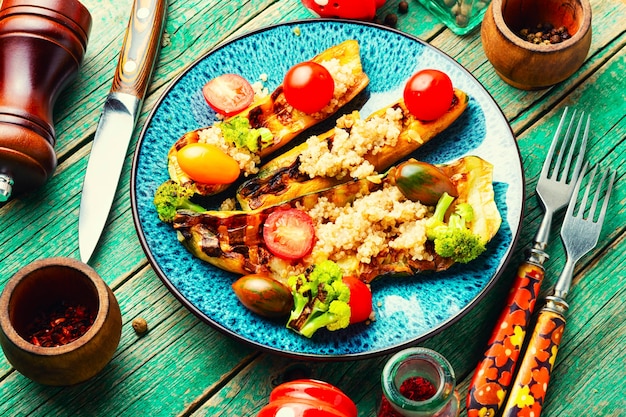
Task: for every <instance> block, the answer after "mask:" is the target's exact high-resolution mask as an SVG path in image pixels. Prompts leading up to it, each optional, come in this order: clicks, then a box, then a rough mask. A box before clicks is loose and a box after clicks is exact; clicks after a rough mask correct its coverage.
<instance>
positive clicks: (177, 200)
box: [153, 180, 206, 223]
mask: <svg viewBox="0 0 626 417" xmlns="http://www.w3.org/2000/svg"><path fill="white" fill-rule="evenodd" d="M193 195H194V191H193V189H191V188H190V187H185V186H183V185H180V184H178V183H177V182H176V181H173V180H167V181H165V182H164V183H163V184H161V185H160V186H159V188H157V190H156V192H155V193H154V200H153V202H154V206H155V207H156V211H157V214H158V215H159V219H161V221H163V222H165V223H171V222H172V221H173V220H174V216H175V215H176V211H177V210H179V209H186V210H192V211H195V212H198V213H201V212H203V211H206V209H205V208H204V207H202V206H200V205H198V204H195V203H193V202H191V201H190V198H191V197H192V196H193Z"/></svg>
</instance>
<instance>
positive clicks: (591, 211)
mask: <svg viewBox="0 0 626 417" xmlns="http://www.w3.org/2000/svg"><path fill="white" fill-rule="evenodd" d="M608 173H609V170H608V169H607V170H606V171H604V174H602V178H601V179H600V182H598V186H597V187H596V193H595V194H594V196H593V201H592V202H591V208H590V209H589V218H590V219H591V220H592V221H593V217H594V214H595V212H596V206H597V205H598V200H599V199H600V191H602V184H604V180H605V179H606V176H607V174H608Z"/></svg>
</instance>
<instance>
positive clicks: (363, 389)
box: [0, 0, 626, 416]
mask: <svg viewBox="0 0 626 417" xmlns="http://www.w3.org/2000/svg"><path fill="white" fill-rule="evenodd" d="M591 3H592V8H593V22H592V25H593V41H592V45H591V50H590V51H589V54H588V58H587V60H586V62H585V63H584V65H583V66H582V68H580V70H578V71H577V72H576V73H575V74H574V75H573V76H572V77H570V78H569V79H567V80H566V81H564V82H562V83H560V84H558V85H556V86H554V87H552V88H549V89H545V90H541V91H534V92H528V91H521V90H517V89H514V88H512V87H510V86H508V85H507V84H505V83H504V82H503V81H502V80H501V79H500V78H499V77H498V76H497V75H496V73H495V72H494V69H493V67H492V66H491V65H490V64H489V62H488V61H487V59H486V57H485V55H484V53H483V50H482V47H481V42H480V34H479V32H478V31H475V32H473V33H471V34H469V35H467V36H464V37H459V36H456V35H454V34H453V33H452V32H450V31H449V30H448V29H446V28H445V27H444V26H442V25H441V24H439V23H438V22H437V21H436V19H435V18H434V17H433V16H432V15H431V14H430V13H429V12H428V11H426V10H425V9H424V8H423V7H421V6H420V5H419V3H417V2H416V1H410V2H409V12H408V13H407V14H405V15H400V16H399V22H398V28H399V29H400V30H402V31H405V32H407V33H410V34H412V35H415V36H418V37H420V38H421V39H424V40H426V41H427V42H429V43H431V44H432V45H434V46H436V47H438V48H440V49H441V50H443V51H444V52H446V53H447V54H449V55H450V56H452V57H453V58H454V59H456V60H457V61H458V62H459V63H461V64H462V65H463V66H465V67H466V68H467V69H468V70H469V71H470V72H472V74H473V75H474V76H476V78H478V80H479V81H480V82H481V83H482V84H483V85H484V86H485V87H486V89H487V90H488V91H489V92H490V93H491V94H492V95H493V97H494V99H495V100H496V102H497V103H498V104H499V105H500V107H501V108H502V110H503V112H504V114H505V115H506V117H507V119H508V120H509V122H510V124H511V126H512V129H513V131H514V133H515V135H516V137H517V140H518V143H519V147H520V150H521V154H522V159H523V165H524V169H525V174H526V182H527V183H526V185H525V189H526V193H527V201H526V205H525V210H524V221H523V227H522V233H521V236H520V239H519V242H518V246H517V248H516V252H515V255H514V257H513V262H512V263H511V264H510V266H509V267H508V268H507V271H505V274H504V275H503V276H502V278H501V279H500V280H499V281H498V283H497V285H496V286H495V287H494V289H493V290H492V291H491V292H490V293H489V294H488V296H486V297H485V298H484V299H482V300H481V301H480V303H478V305H477V306H476V307H475V308H474V309H473V310H472V311H471V312H470V313H469V314H467V315H466V316H465V317H463V318H462V319H461V320H460V321H458V322H457V323H456V324H454V325H453V326H451V327H449V328H448V329H446V330H445V331H443V332H442V333H440V334H438V335H436V336H435V337H433V338H431V339H430V340H428V341H426V342H424V343H423V345H424V346H427V347H430V348H434V349H436V350H438V351H440V352H441V353H443V354H444V355H445V356H446V357H447V358H448V359H449V360H450V362H451V363H452V365H453V367H454V369H455V371H456V374H457V378H458V381H459V387H460V391H461V393H462V396H463V397H464V396H465V395H466V393H467V389H468V385H469V379H470V378H471V376H472V374H473V370H474V367H475V365H476V364H477V361H478V359H479V358H480V355H481V354H482V351H483V348H484V346H485V344H486V341H487V338H488V335H489V333H490V332H491V329H492V326H493V324H494V321H495V319H496V317H497V315H498V313H499V312H500V310H501V308H502V306H503V303H504V297H505V295H506V293H507V291H508V288H509V286H510V284H511V282H512V280H513V275H514V272H515V269H516V264H517V261H520V260H521V259H522V258H523V250H524V248H526V247H527V246H528V245H529V244H530V242H531V241H532V238H533V235H534V232H535V230H536V227H537V226H538V223H539V220H540V216H541V209H540V207H539V206H538V203H537V200H536V197H535V193H534V187H535V183H536V181H537V173H538V172H539V168H540V166H541V163H542V158H543V155H544V154H545V148H546V144H547V143H548V138H550V137H551V129H552V128H553V127H554V126H555V124H556V121H557V120H558V117H559V115H560V114H561V111H562V108H563V107H565V106H575V107H577V108H581V109H587V110H588V111H590V112H592V113H593V121H592V132H591V136H590V144H589V151H588V159H589V160H590V161H591V162H592V163H596V162H597V163H600V164H601V165H603V166H612V167H614V168H617V169H619V172H618V176H617V188H616V189H615V191H614V193H613V197H612V200H611V204H610V206H609V215H608V221H607V223H606V224H605V227H604V229H603V231H602V234H601V237H600V242H599V244H598V246H597V247H596V248H595V249H594V250H593V251H592V252H591V253H590V254H588V255H587V256H585V257H584V258H583V260H582V261H581V262H580V263H578V265H577V267H576V271H575V279H574V285H573V289H572V291H571V295H570V297H569V300H568V301H570V304H571V309H570V311H569V313H568V323H567V328H566V331H565V336H564V340H563V343H562V347H561V350H560V352H559V355H558V357H557V361H556V364H555V370H554V376H553V379H552V381H551V385H550V388H549V391H548V398H547V403H546V406H545V410H544V414H543V415H545V416H618V415H624V413H625V411H624V409H626V402H625V398H626V390H625V389H624V386H625V385H624V383H625V382H626V381H625V379H624V376H625V374H624V362H625V360H626V353H625V352H626V349H625V347H626V330H625V327H624V322H626V291H625V290H624V282H625V281H624V276H625V273H624V270H625V269H626V263H625V259H626V256H625V252H626V245H625V244H624V236H625V233H624V230H625V224H626V222H625V219H626V216H625V215H624V206H625V205H626V191H625V190H626V187H624V185H623V180H624V176H625V175H626V169H624V167H623V166H621V165H622V163H623V161H624V160H625V156H626V155H625V154H626V140H625V139H626V94H625V93H624V88H625V87H626V83H625V82H624V73H626V31H625V30H624V25H623V22H624V21H626V2H624V1H623V0H592V1H591ZM84 4H85V5H86V6H87V7H88V9H89V10H90V12H91V14H92V16H93V29H92V32H91V37H90V41H89V46H88V50H87V54H86V57H85V60H84V64H83V66H82V68H81V71H80V73H79V76H78V78H77V80H76V81H75V82H74V83H73V84H72V85H71V86H69V87H68V88H67V89H66V90H65V91H64V92H63V94H62V95H61V97H60V98H59V100H58V103H57V106H56V107H55V124H56V129H57V137H58V142H57V144H56V147H55V150H56V152H57V155H58V158H59V165H58V168H57V170H56V173H55V175H54V177H53V178H52V179H51V180H50V181H49V182H48V183H47V184H45V186H43V187H41V188H40V189H38V190H37V191H35V192H32V193H30V194H27V195H22V196H20V197H19V198H17V199H15V200H12V201H10V202H9V203H7V204H5V205H4V206H2V207H0V243H1V245H2V256H1V257H0V286H4V284H5V283H6V281H7V280H8V279H9V278H10V277H11V275H12V274H14V273H15V272H16V271H17V270H18V269H19V268H21V267H23V266H25V265H26V264H27V263H29V262H31V261H33V260H35V259H39V258H44V257H52V256H67V257H73V258H78V256H79V255H78V239H77V230H78V229H77V227H78V206H79V201H80V191H81V186H82V179H83V175H84V172H85V167H86V164H87V159H88V154H89V151H90V148H91V142H92V140H93V136H94V131H95V128H96V124H97V120H98V117H99V114H100V110H101V106H102V104H103V101H104V97H105V95H106V93H107V92H108V90H109V88H110V86H111V81H112V76H113V73H114V69H115V66H116V62H117V58H118V53H119V49H120V47H121V43H122V38H123V35H124V31H125V29H126V23H127V21H128V14H129V12H130V8H131V4H132V1H131V0H116V1H115V2H113V1H102V0H84ZM396 8H397V1H395V0H388V1H387V5H386V6H385V8H384V9H383V10H382V11H381V12H379V15H381V16H384V15H385V14H387V13H389V12H396ZM311 17H312V15H311V14H310V13H309V12H308V11H307V10H306V9H304V8H303V7H302V6H301V5H300V3H299V2H298V1H295V0H286V1H284V0H280V1H278V0H246V1H217V0H212V1H206V0H170V2H169V7H168V17H167V26H166V33H165V36H164V41H163V47H162V50H161V53H160V57H159V61H158V65H157V68H156V72H155V74H154V77H153V80H152V82H151V84H150V88H149V92H148V97H147V99H146V101H145V104H144V107H143V110H142V113H141V116H140V119H139V123H138V126H137V128H136V129H135V135H134V137H133V142H132V143H131V146H130V148H129V151H128V157H127V160H126V164H125V166H124V170H123V173H122V177H121V180H120V185H119V188H118V192H117V195H116V197H115V201H114V204H113V208H112V211H111V214H110V216H109V219H108V223H107V226H106V229H105V231H104V235H103V238H102V239H101V242H100V245H99V247H98V248H97V250H96V253H95V255H94V257H93V258H92V260H91V262H90V264H91V265H92V266H93V267H94V268H95V269H96V270H97V271H98V272H99V273H100V274H101V276H102V277H103V278H104V280H105V281H106V282H107V283H108V284H109V285H110V287H111V288H112V289H113V290H114V292H115V295H116V297H117V299H118V301H119V303H120V305H121V309H122V315H123V321H124V324H123V331H122V340H121V343H120V345H119V347H118V349H117V351H116V354H115V356H114V357H113V359H112V361H111V362H110V364H109V365H108V366H107V367H106V368H105V369H104V370H103V371H102V372H101V373H100V374H99V375H97V376H96V377H95V378H93V379H92V380H89V381H87V382H85V383H82V384H80V385H78V386H73V387H64V388H56V387H47V386H42V385H39V384H37V383H34V382H32V381H30V380H29V379H27V378H25V377H24V376H22V375H21V374H20V373H18V372H17V371H15V370H14V369H13V368H12V367H11V365H10V364H9V363H8V362H7V360H6V359H5V357H4V356H3V355H2V356H0V415H90V416H91V415H98V416H109V415H128V416H134V415H179V414H180V415H208V416H253V415H255V413H256V412H257V411H258V410H259V409H260V408H261V407H262V406H263V405H264V404H265V403H266V401H267V398H268V394H269V392H270V390H271V389H272V387H273V386H274V385H275V384H277V383H279V382H281V381H283V380H284V379H286V378H290V377H293V376H300V375H305V376H310V377H314V378H318V379H322V380H326V381H328V382H331V383H333V384H335V385H337V386H338V387H340V388H341V389H343V390H344V391H345V392H346V393H347V394H348V395H349V396H350V397H351V398H353V399H354V401H355V402H356V403H357V405H358V408H359V415H360V416H373V415H374V414H375V411H374V408H375V404H376V402H377V400H378V398H379V396H380V391H379V388H380V385H379V375H380V371H381V369H382V366H383V364H384V363H385V361H386V359H387V358H388V357H387V356H380V357H376V358H373V359H367V360H361V361H346V362H315V363H310V362H305V361H298V360H293V359H288V358H285V357H282V356H276V355H273V354H267V353H262V352H258V351H255V350H252V349H251V348H249V347H247V346H245V345H243V344H241V343H239V342H237V341H235V340H233V339H230V338H228V337H226V336H224V335H223V334H221V333H218V332H217V331H215V330H214V329H212V328H211V327H210V326H208V325H207V324H205V323H203V322H201V321H200V320H198V319H197V318H196V317H195V316H194V315H192V314H191V313H190V312H189V311H187V310H186V309H185V308H184V307H183V306H182V305H181V304H180V303H179V302H178V301H177V300H176V299H175V298H174V296H172V295H171V294H170V293H169V292H168V290H167V289H166V288H165V287H164V285H163V284H162V283H161V281H160V280H159V279H158V277H157V276H156V274H155V273H154V271H153V270H152V268H151V267H150V265H149V263H148V261H147V259H146V256H145V255H144V253H143V251H142V249H141V247H140V244H139V241H138V238H137V235H136V232H135V228H134V226H133V221H132V214H131V204H130V195H129V188H130V187H129V181H130V171H131V160H132V153H133V150H134V147H135V144H136V141H137V138H138V135H139V132H140V130H141V126H142V125H143V123H144V122H145V120H146V117H147V115H148V113H149V112H150V110H151V109H152V108H153V106H154V104H155V101H156V100H157V98H158V97H159V96H160V95H161V94H162V92H163V91H164V89H165V88H167V86H168V85H169V84H170V82H171V81H172V80H173V79H174V78H175V77H176V76H177V75H178V74H180V73H181V71H183V70H184V69H185V68H186V67H187V66H189V65H190V64H191V63H192V62H193V61H194V60H196V59H197V58H198V57H200V56H201V55H203V54H205V53H206V52H208V51H209V50H211V49H212V48H214V47H215V46H216V45H218V44H220V43H222V42H224V41H225V40H227V39H228V38H229V37H232V36H235V35H238V34H242V33H245V32H247V31H250V30H253V29H256V28H259V27H263V26H267V25H271V24H274V23H278V22H283V21H290V20H296V19H308V18H311ZM557 227H558V226H557V225H554V227H553V233H552V238H551V242H550V245H551V254H552V256H551V259H550V262H549V263H548V265H547V277H546V282H545V283H544V285H543V287H542V288H544V291H547V289H549V288H551V286H552V285H553V284H554V282H555V280H556V277H557V276H558V274H559V272H560V269H561V268H562V267H563V265H564V262H565V259H564V258H565V256H564V253H563V250H562V248H561V245H560V242H559V238H558V233H557ZM138 316H142V317H144V318H145V319H146V320H147V321H148V323H149V326H150V331H149V332H148V333H147V334H146V335H145V336H143V337H138V336H137V335H136V334H135V332H134V331H133V329H132V327H131V322H132V320H133V319H134V318H135V317H138Z"/></svg>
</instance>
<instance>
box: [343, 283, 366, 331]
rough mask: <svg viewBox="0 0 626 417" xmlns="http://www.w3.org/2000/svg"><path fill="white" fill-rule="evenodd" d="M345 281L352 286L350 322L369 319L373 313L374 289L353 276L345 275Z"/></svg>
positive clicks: (349, 302)
mask: <svg viewBox="0 0 626 417" xmlns="http://www.w3.org/2000/svg"><path fill="white" fill-rule="evenodd" d="M343 282H344V283H345V284H346V285H347V286H348V287H349V288H350V301H348V304H349V305H350V324H354V323H360V322H362V321H365V320H367V319H368V318H369V317H370V315H371V314H372V291H371V290H370V289H369V287H368V286H367V284H365V283H364V282H363V281H361V280H360V279H358V278H355V277H352V276H347V277H343Z"/></svg>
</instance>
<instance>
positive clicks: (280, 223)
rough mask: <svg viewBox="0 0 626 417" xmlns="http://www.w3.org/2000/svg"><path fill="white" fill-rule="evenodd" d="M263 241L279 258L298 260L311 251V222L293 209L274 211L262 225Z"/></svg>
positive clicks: (313, 238)
mask: <svg viewBox="0 0 626 417" xmlns="http://www.w3.org/2000/svg"><path fill="white" fill-rule="evenodd" d="M263 240H264V241H265V245H266V246H267V248H268V249H269V251H270V252H271V253H272V254H274V255H276V256H278V257H279V258H282V259H289V260H293V259H300V258H302V257H304V256H306V255H308V254H309V253H311V250H312V249H313V243H314V241H315V229H314V227H313V220H312V219H311V216H309V215H308V214H307V213H305V212H304V211H302V210H298V209H295V208H291V209H286V210H277V211H274V212H272V213H270V215H269V216H267V219H266V220H265V224H264V225H263Z"/></svg>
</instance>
